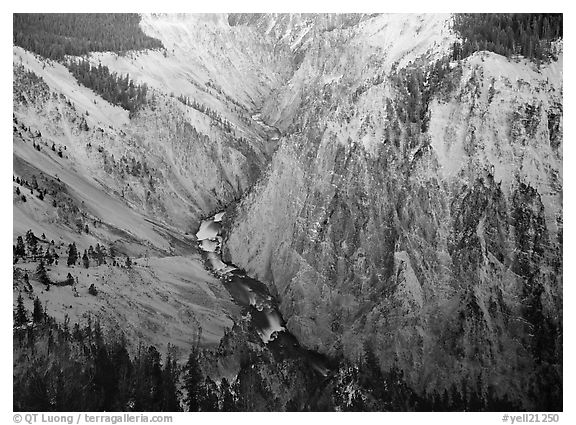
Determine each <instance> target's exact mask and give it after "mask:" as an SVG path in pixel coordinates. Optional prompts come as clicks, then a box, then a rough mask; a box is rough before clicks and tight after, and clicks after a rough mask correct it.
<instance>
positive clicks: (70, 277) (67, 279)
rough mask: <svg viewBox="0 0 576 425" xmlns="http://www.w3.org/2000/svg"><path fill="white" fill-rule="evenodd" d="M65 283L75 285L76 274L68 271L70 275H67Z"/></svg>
mask: <svg viewBox="0 0 576 425" xmlns="http://www.w3.org/2000/svg"><path fill="white" fill-rule="evenodd" d="M64 284H65V285H67V286H72V285H74V276H72V275H71V274H70V273H68V275H67V276H66V280H65V281H64Z"/></svg>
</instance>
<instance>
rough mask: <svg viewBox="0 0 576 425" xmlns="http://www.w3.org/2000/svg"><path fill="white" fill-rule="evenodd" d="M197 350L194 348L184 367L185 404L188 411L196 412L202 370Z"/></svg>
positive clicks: (198, 408) (198, 407) (197, 409)
mask: <svg viewBox="0 0 576 425" xmlns="http://www.w3.org/2000/svg"><path fill="white" fill-rule="evenodd" d="M198 354H199V353H198V350H197V348H194V349H193V350H192V352H191V353H190V356H189V357H188V362H187V363H186V366H185V368H184V371H185V377H184V387H185V388H186V392H187V393H188V394H187V396H186V400H185V402H186V405H187V406H188V411H190V412H198V411H199V410H200V405H199V401H200V396H201V395H200V393H201V390H202V378H203V377H202V371H201V370H200V363H199V362H198Z"/></svg>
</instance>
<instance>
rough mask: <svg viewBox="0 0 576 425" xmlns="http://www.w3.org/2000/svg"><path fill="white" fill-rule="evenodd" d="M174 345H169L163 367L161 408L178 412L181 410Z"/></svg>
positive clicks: (165, 410)
mask: <svg viewBox="0 0 576 425" xmlns="http://www.w3.org/2000/svg"><path fill="white" fill-rule="evenodd" d="M172 351H173V347H171V346H170V345H169V346H168V355H167V356H166V361H165V362H164V368H163V369H162V402H161V410H162V411H164V412H177V411H179V410H180V402H179V399H178V389H177V387H176V383H177V381H178V365H177V364H176V360H175V359H174V356H173V354H172Z"/></svg>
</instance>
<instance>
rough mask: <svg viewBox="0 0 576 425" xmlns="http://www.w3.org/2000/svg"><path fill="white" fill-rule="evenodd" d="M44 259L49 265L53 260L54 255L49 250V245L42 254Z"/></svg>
mask: <svg viewBox="0 0 576 425" xmlns="http://www.w3.org/2000/svg"><path fill="white" fill-rule="evenodd" d="M44 260H46V264H48V265H51V264H52V263H53V262H54V257H53V256H52V253H51V252H50V247H48V248H46V254H45V255H44Z"/></svg>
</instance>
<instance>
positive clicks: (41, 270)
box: [36, 260, 51, 290]
mask: <svg viewBox="0 0 576 425" xmlns="http://www.w3.org/2000/svg"><path fill="white" fill-rule="evenodd" d="M36 276H37V277H38V280H39V281H40V283H42V284H44V285H46V290H49V289H50V283H51V282H50V278H49V277H48V273H47V272H46V268H45V267H44V261H43V260H40V262H39V263H38V266H37V267H36Z"/></svg>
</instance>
